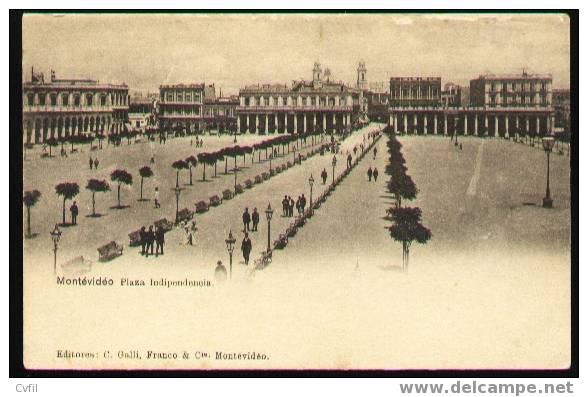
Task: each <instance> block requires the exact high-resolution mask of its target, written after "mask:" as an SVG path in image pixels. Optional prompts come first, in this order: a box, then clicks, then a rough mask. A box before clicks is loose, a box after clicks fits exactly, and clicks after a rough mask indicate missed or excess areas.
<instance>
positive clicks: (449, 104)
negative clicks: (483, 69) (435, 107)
mask: <svg viewBox="0 0 588 397" xmlns="http://www.w3.org/2000/svg"><path fill="white" fill-rule="evenodd" d="M441 104H442V106H443V107H446V108H457V107H461V106H462V101H461V87H460V86H459V85H457V84H454V83H446V84H445V86H443V90H442V91H441Z"/></svg>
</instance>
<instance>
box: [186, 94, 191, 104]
mask: <svg viewBox="0 0 588 397" xmlns="http://www.w3.org/2000/svg"><path fill="white" fill-rule="evenodd" d="M186 102H192V94H191V93H189V92H188V93H186Z"/></svg>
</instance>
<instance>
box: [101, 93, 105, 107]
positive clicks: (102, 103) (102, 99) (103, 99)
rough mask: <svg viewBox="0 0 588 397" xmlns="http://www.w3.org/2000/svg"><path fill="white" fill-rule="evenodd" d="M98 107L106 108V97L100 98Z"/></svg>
mask: <svg viewBox="0 0 588 397" xmlns="http://www.w3.org/2000/svg"><path fill="white" fill-rule="evenodd" d="M100 106H106V95H102V96H101V97H100Z"/></svg>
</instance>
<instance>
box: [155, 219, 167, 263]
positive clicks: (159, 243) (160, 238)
mask: <svg viewBox="0 0 588 397" xmlns="http://www.w3.org/2000/svg"><path fill="white" fill-rule="evenodd" d="M155 244H156V246H155V256H157V255H158V254H159V249H160V248H161V255H163V246H164V244H165V232H164V231H163V228H162V227H161V226H159V227H158V228H157V229H156V230H155Z"/></svg>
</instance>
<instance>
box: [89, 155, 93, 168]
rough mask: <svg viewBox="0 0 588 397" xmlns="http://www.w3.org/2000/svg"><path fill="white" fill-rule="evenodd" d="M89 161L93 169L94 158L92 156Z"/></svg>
mask: <svg viewBox="0 0 588 397" xmlns="http://www.w3.org/2000/svg"><path fill="white" fill-rule="evenodd" d="M89 163H90V169H92V165H94V160H92V157H90V160H89Z"/></svg>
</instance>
